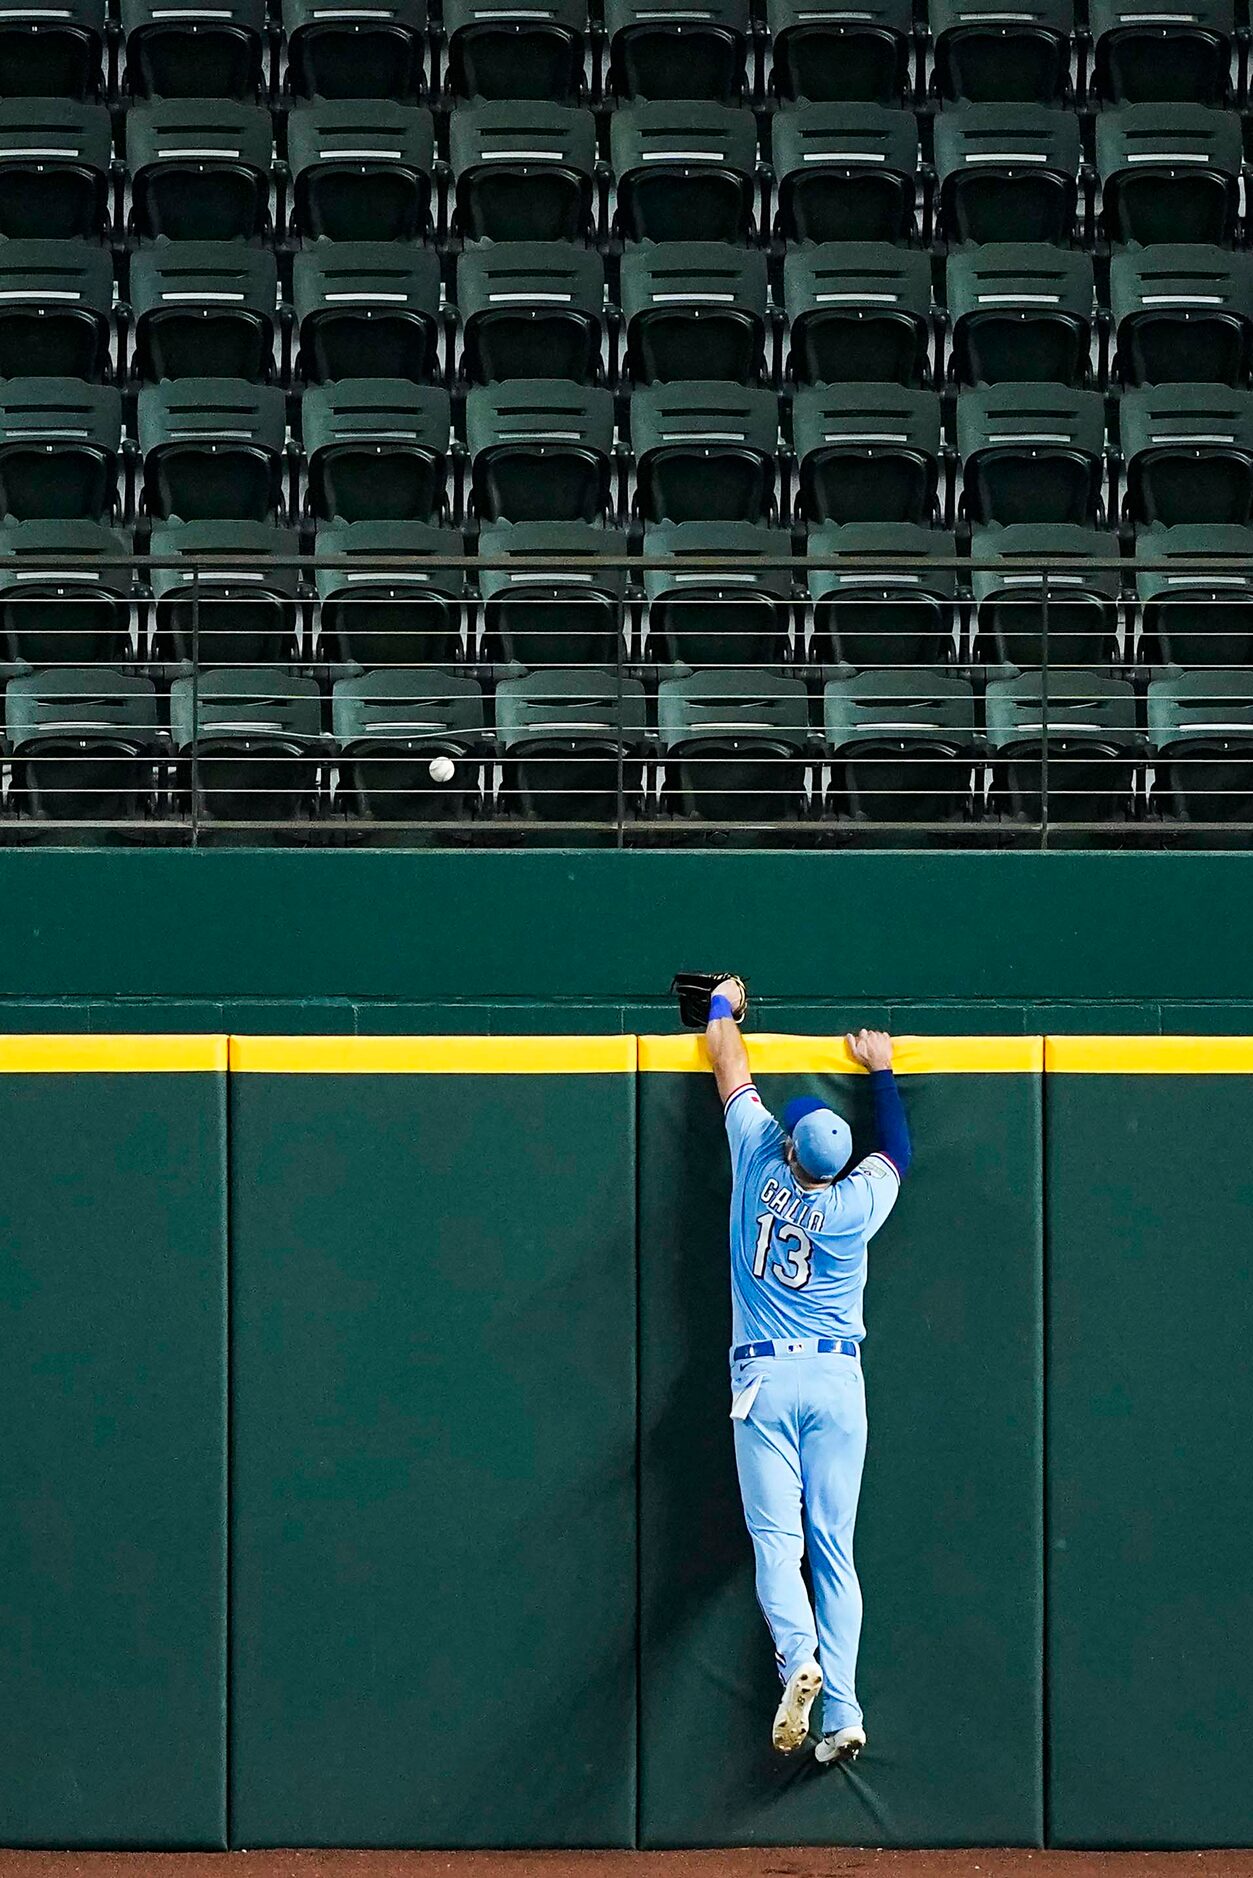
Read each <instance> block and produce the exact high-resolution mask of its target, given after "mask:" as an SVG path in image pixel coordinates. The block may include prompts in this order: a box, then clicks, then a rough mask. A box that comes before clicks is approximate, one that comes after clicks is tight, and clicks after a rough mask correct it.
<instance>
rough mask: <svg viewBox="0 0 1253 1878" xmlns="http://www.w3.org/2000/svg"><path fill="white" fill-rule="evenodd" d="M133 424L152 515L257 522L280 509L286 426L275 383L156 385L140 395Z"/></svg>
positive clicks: (165, 382) (193, 381) (188, 380)
mask: <svg viewBox="0 0 1253 1878" xmlns="http://www.w3.org/2000/svg"><path fill="white" fill-rule="evenodd" d="M138 425H139V448H140V453H141V455H142V457H143V473H144V506H145V508H146V509H147V511H148V513H149V514H150V515H153V516H162V517H170V516H179V517H181V518H182V520H183V521H188V522H190V521H217V520H222V521H234V520H235V519H236V518H244V517H247V518H249V519H251V520H253V521H258V522H263V521H267V520H270V519H272V518H273V516H274V515H275V513H276V512H277V510H278V509H279V508H280V507H281V506H282V466H283V450H284V445H285V441H286V432H287V420H286V410H285V404H284V398H283V393H282V392H281V391H280V389H279V388H278V386H277V385H252V384H249V383H248V381H247V379H243V378H178V379H168V378H166V379H162V380H161V382H160V384H157V385H145V386H143V388H142V390H141V391H140V393H139V418H138Z"/></svg>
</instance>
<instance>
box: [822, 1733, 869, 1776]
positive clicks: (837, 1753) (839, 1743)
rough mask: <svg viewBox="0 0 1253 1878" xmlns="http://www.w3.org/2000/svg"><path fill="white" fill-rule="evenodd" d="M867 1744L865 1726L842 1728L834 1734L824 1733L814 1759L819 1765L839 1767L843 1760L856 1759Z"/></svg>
mask: <svg viewBox="0 0 1253 1878" xmlns="http://www.w3.org/2000/svg"><path fill="white" fill-rule="evenodd" d="M865 1745H866V1731H865V1729H864V1728H861V1727H857V1726H854V1727H852V1728H840V1729H837V1731H836V1733H835V1734H833V1735H823V1737H822V1740H821V1741H820V1742H819V1743H818V1745H817V1747H816V1748H815V1749H814V1759H815V1760H816V1761H817V1763H818V1765H819V1767H837V1766H838V1765H839V1764H840V1762H841V1761H844V1762H848V1761H855V1760H856V1759H857V1756H858V1755H859V1754H860V1753H861V1751H862V1749H863V1748H864V1747H865Z"/></svg>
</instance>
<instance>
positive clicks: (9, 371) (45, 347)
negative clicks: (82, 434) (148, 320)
mask: <svg viewBox="0 0 1253 1878" xmlns="http://www.w3.org/2000/svg"><path fill="white" fill-rule="evenodd" d="M112 330H113V269H112V267H111V266H110V264H109V257H108V255H107V254H106V253H105V251H104V250H103V249H102V248H96V247H91V246H89V245H88V244H87V243H86V242H84V241H0V378H13V377H15V376H21V375H23V374H26V373H34V374H37V375H39V376H41V377H51V378H93V379H100V378H103V377H105V376H107V375H109V368H110V358H109V342H110V338H111V336H112Z"/></svg>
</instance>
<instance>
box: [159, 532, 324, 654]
mask: <svg viewBox="0 0 1253 1878" xmlns="http://www.w3.org/2000/svg"><path fill="white" fill-rule="evenodd" d="M148 552H149V554H150V555H151V556H152V557H153V561H154V562H159V561H161V560H166V561H169V562H171V563H173V565H170V566H166V567H162V566H159V565H154V566H153V567H151V569H150V570H149V575H148V579H149V582H150V584H151V587H152V592H153V597H154V599H155V602H156V608H155V614H156V618H155V632H154V636H153V643H152V656H153V657H154V658H156V659H159V660H166V659H190V660H191V661H192V662H193V663H195V664H198V665H200V666H201V667H205V666H213V665H277V664H281V663H282V661H283V660H285V659H291V658H294V657H296V655H297V652H298V649H299V647H298V629H299V593H300V572H299V568H298V567H297V565H296V561H297V557H298V556H299V553H300V537H299V535H298V534H297V533H296V531H295V530H294V529H287V528H275V527H274V526H273V525H272V524H270V523H269V522H256V521H198V522H183V521H157V522H154V523H153V525H152V534H151V538H150V540H149V544H148ZM284 563H286V565H284Z"/></svg>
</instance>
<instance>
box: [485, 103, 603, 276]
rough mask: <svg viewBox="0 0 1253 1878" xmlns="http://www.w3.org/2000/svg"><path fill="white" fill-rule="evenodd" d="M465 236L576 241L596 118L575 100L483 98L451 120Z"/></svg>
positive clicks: (583, 221) (587, 212) (589, 190)
mask: <svg viewBox="0 0 1253 1878" xmlns="http://www.w3.org/2000/svg"><path fill="white" fill-rule="evenodd" d="M448 149H449V157H450V160H451V163H452V172H453V182H454V186H455V190H456V211H457V224H458V227H459V229H460V232H461V233H462V234H463V235H464V236H465V237H466V239H467V240H474V241H480V240H486V241H577V240H581V239H582V238H583V237H584V236H586V235H588V234H590V233H591V230H592V196H593V177H594V174H595V169H596V120H595V118H594V117H593V116H592V114H591V112H590V111H586V110H583V109H581V108H580V107H578V106H576V105H567V104H550V103H548V102H546V101H544V100H542V99H530V100H523V99H512V98H511V99H485V100H482V101H480V102H479V103H476V104H465V105H461V106H460V107H459V108H458V109H457V110H456V111H454V112H453V114H452V117H451V118H450V120H449V131H448Z"/></svg>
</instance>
